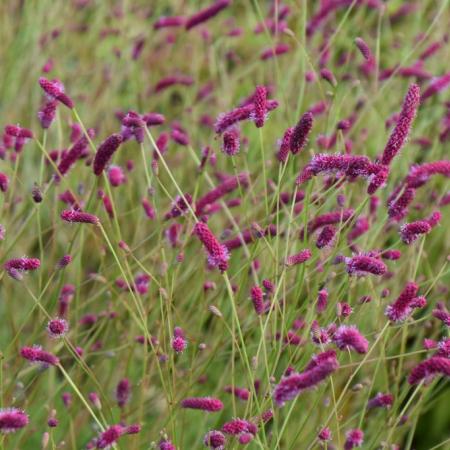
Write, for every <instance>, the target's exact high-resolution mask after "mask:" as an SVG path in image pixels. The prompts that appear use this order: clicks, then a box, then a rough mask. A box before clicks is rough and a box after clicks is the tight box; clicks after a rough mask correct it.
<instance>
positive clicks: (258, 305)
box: [250, 286, 264, 316]
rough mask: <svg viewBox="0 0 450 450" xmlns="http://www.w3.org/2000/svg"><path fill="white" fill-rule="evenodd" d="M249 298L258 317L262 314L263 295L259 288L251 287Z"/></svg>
mask: <svg viewBox="0 0 450 450" xmlns="http://www.w3.org/2000/svg"><path fill="white" fill-rule="evenodd" d="M250 298H251V299H252V302H253V307H254V308H255V312H256V314H257V315H258V316H260V315H261V314H262V313H263V312H264V293H263V291H262V289H261V288H260V287H259V286H253V287H252V288H251V289H250Z"/></svg>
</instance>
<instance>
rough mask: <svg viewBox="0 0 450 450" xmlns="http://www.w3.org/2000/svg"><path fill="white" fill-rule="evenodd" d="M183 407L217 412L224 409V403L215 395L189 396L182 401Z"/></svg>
mask: <svg viewBox="0 0 450 450" xmlns="http://www.w3.org/2000/svg"><path fill="white" fill-rule="evenodd" d="M181 407H182V408H187V409H199V410H201V411H207V412H217V411H221V410H222V409H223V403H222V402H221V401H220V400H219V399H218V398H213V397H189V398H185V399H184V400H182V402H181Z"/></svg>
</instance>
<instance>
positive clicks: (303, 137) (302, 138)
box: [291, 111, 314, 155]
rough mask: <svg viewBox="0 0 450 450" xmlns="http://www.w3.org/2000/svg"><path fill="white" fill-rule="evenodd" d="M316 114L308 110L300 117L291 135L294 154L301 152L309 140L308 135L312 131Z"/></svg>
mask: <svg viewBox="0 0 450 450" xmlns="http://www.w3.org/2000/svg"><path fill="white" fill-rule="evenodd" d="M313 120H314V116H313V115H312V113H311V112H309V111H308V112H306V113H305V114H303V116H302V117H300V120H299V121H298V123H297V125H296V126H295V128H294V131H293V132H292V136H291V152H292V154H293V155H295V154H297V153H299V152H300V151H301V150H303V148H304V147H305V145H306V142H307V141H308V135H309V133H310V132H311V128H312V125H313Z"/></svg>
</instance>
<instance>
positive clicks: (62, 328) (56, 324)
mask: <svg viewBox="0 0 450 450" xmlns="http://www.w3.org/2000/svg"><path fill="white" fill-rule="evenodd" d="M68 331H69V324H68V322H67V321H66V320H65V319H61V318H59V317H57V318H56V319H52V320H50V321H49V322H48V324H47V333H48V335H49V336H50V337H51V338H53V339H60V338H62V337H64V336H65V335H66V334H67V332H68Z"/></svg>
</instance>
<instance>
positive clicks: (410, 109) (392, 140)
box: [381, 84, 420, 166]
mask: <svg viewBox="0 0 450 450" xmlns="http://www.w3.org/2000/svg"><path fill="white" fill-rule="evenodd" d="M419 104H420V88H419V86H417V84H411V86H410V87H409V89H408V92H407V94H406V97H405V99H404V101H403V107H402V111H401V112H400V117H399V119H398V121H397V124H396V126H395V128H394V130H393V131H392V133H391V135H390V137H389V140H388V142H387V144H386V147H385V148H384V151H383V156H382V158H381V164H384V165H386V166H388V165H389V164H390V163H391V162H392V160H393V159H394V157H395V156H396V155H397V153H398V152H399V151H400V150H401V148H402V147H403V145H404V144H405V142H406V139H407V138H408V134H409V132H410V130H411V125H412V123H413V121H414V118H415V117H416V113H417V109H418V107H419Z"/></svg>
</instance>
